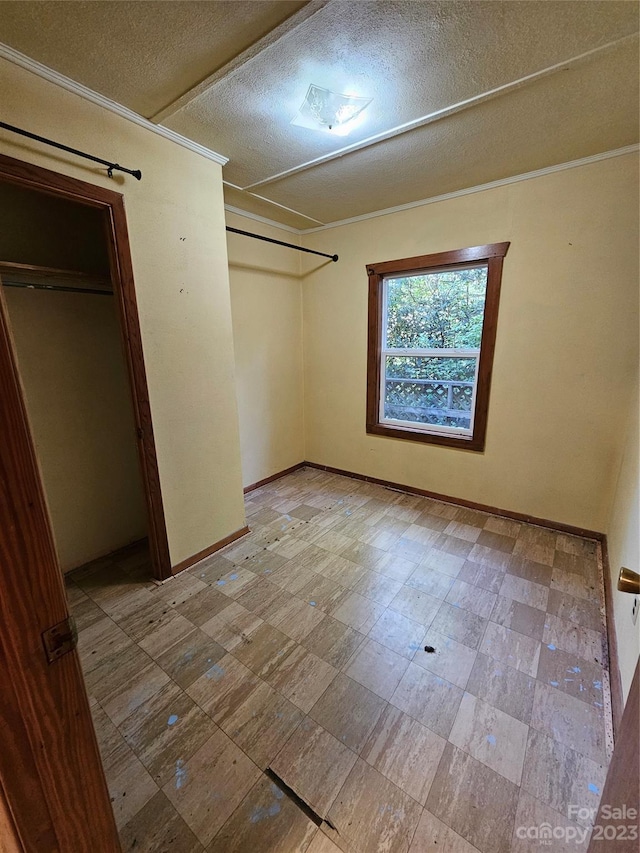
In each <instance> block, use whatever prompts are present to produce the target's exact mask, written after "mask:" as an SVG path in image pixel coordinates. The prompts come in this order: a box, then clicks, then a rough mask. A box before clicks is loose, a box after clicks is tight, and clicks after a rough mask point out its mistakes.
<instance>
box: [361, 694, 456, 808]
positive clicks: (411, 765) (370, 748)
mask: <svg viewBox="0 0 640 853" xmlns="http://www.w3.org/2000/svg"><path fill="white" fill-rule="evenodd" d="M444 746H445V740H444V738H441V737H439V736H438V735H437V734H435V733H434V732H432V731H431V730H430V729H428V728H426V726H423V725H422V724H421V723H419V722H418V721H417V720H414V719H413V718H412V717H409V716H408V715H407V714H405V713H404V712H403V711H401V710H400V709H399V708H395V707H394V706H393V705H389V706H387V708H386V709H385V710H384V712H383V714H382V716H381V717H380V719H379V720H378V722H377V724H376V727H375V729H374V730H373V732H372V733H371V735H370V737H369V739H368V741H367V743H366V745H365V747H364V749H363V751H362V758H363V759H364V760H365V761H366V762H367V763H368V764H371V766H372V767H375V769H376V770H378V771H379V772H380V773H382V775H383V776H385V777H386V778H387V779H389V780H390V781H391V782H393V783H394V785H397V786H398V787H399V788H401V789H402V790H403V791H404V792H405V793H406V794H409V796H410V797H413V799H414V800H417V801H418V802H419V803H422V804H423V805H424V802H425V800H426V799H427V794H428V793H429V788H430V787H431V783H432V782H433V777H434V776H435V773H436V769H437V767H438V762H439V761H440V758H441V756H442V752H443V750H444Z"/></svg>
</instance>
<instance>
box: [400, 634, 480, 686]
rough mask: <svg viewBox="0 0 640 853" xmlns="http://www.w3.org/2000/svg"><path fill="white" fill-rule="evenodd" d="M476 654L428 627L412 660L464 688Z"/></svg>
mask: <svg viewBox="0 0 640 853" xmlns="http://www.w3.org/2000/svg"><path fill="white" fill-rule="evenodd" d="M425 646H430V647H431V648H433V649H435V651H434V652H427V651H425ZM476 655H477V652H476V650H475V649H470V648H469V646H465V645H463V644H462V643H458V642H456V641H455V640H452V639H451V637H445V636H444V634H438V633H437V632H436V631H432V630H431V629H429V630H428V631H427V634H426V636H425V637H424V638H423V642H422V645H421V646H420V648H419V649H418V650H417V651H416V653H415V655H414V657H413V662H414V663H416V664H418V666H421V667H423V669H428V670H429V672H433V673H435V675H440V676H441V677H442V678H445V679H446V680H447V681H450V682H451V683H452V684H455V685H457V686H458V687H462V689H463V690H464V688H465V686H466V683H467V681H468V679H469V675H470V674H471V670H472V669H473V663H474V661H475V659H476Z"/></svg>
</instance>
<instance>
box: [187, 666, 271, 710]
mask: <svg viewBox="0 0 640 853" xmlns="http://www.w3.org/2000/svg"><path fill="white" fill-rule="evenodd" d="M261 683H262V682H261V680H260V679H259V678H258V677H257V676H255V675H254V674H253V673H252V672H251V670H250V669H247V667H246V666H245V665H244V664H242V663H240V661H238V660H236V659H235V658H234V657H233V655H230V654H227V655H225V656H224V657H223V658H221V659H220V660H219V661H218V663H214V665H213V666H212V667H211V669H209V670H208V671H207V672H205V674H204V675H202V676H200V678H198V679H197V681H194V682H193V684H191V685H190V686H189V687H187V690H186V692H187V694H188V695H189V696H190V697H191V698H192V699H193V700H194V702H197V703H198V705H199V706H200V707H201V708H202V709H203V711H205V712H206V713H207V714H209V716H210V717H211V718H212V719H213V720H215V722H216V723H218V724H220V723H222V722H223V721H224V720H226V719H227V718H228V717H230V716H231V714H233V713H234V712H235V711H236V709H237V708H238V707H239V706H240V705H241V704H242V703H243V702H244V701H245V700H246V699H247V698H248V697H249V695H250V694H251V693H252V691H253V690H255V689H256V687H258V685H259V684H261Z"/></svg>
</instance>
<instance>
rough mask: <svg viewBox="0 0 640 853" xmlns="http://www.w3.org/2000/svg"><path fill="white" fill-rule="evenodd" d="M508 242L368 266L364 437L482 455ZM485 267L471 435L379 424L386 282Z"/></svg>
mask: <svg viewBox="0 0 640 853" xmlns="http://www.w3.org/2000/svg"><path fill="white" fill-rule="evenodd" d="M509 245H510V244H509V243H491V244H488V245H486V246H473V247H471V248H468V249H456V250H453V251H450V252H437V253H435V254H431V255H419V256H417V257H414V258H401V259H399V260H396V261H384V262H382V263H376V264H367V268H366V269H367V275H368V277H369V330H368V348H367V433H369V434H371V435H380V436H387V437H388V438H398V439H405V440H409V441H421V442H425V443H427V444H437V445H441V446H444V447H455V448H457V449H460V450H473V451H477V452H482V451H483V450H484V447H485V439H486V433H487V415H488V411H489V393H490V389H491V372H492V369H493V355H494V351H495V342H496V330H497V326H498V307H499V303H500V286H501V283H502V263H503V259H504V257H505V255H506V254H507V251H508V249H509ZM476 262H477V263H479V264H480V263H485V264H486V265H487V289H486V295H485V305H484V319H483V322H482V337H481V340H480V360H479V365H478V378H477V382H476V396H475V407H474V419H473V434H472V435H471V436H468V435H460V436H453V435H445V434H437V433H435V432H426V431H425V429H424V428H418V427H416V428H415V429H411V428H410V427H407V426H405V425H402V426H397V427H396V426H392V425H391V424H388V423H386V422H385V423H381V421H380V383H381V375H382V358H381V352H382V322H383V317H384V306H383V294H384V279H385V278H386V277H390V276H394V275H398V274H411V273H421V272H428V271H429V270H435V269H442V268H455V267H467V266H469V264H471V263H476Z"/></svg>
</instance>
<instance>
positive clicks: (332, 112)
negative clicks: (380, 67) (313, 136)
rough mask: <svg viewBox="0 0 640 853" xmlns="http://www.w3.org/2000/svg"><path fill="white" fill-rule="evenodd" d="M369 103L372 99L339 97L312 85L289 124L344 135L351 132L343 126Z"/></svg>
mask: <svg viewBox="0 0 640 853" xmlns="http://www.w3.org/2000/svg"><path fill="white" fill-rule="evenodd" d="M371 101H372V98H357V97H355V96H354V95H339V94H337V93H336V92H330V91H329V89H322V88H321V87H320V86H313V85H312V86H309V91H308V92H307V95H306V97H305V99H304V102H303V104H302V106H301V107H300V110H299V112H298V115H297V116H296V117H295V118H294V119H293V121H292V122H291V124H295V125H297V126H298V127H308V128H310V129H311V130H326V131H328V132H331V133H337V134H339V135H344V134H347V133H348V132H349V130H351V127H349V128H346V127H345V125H346V124H347V123H348V122H352V121H353V119H354V118H356V116H358V115H360V113H361V112H362V111H363V110H364V109H365V107H368V106H369V104H370V103H371Z"/></svg>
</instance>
